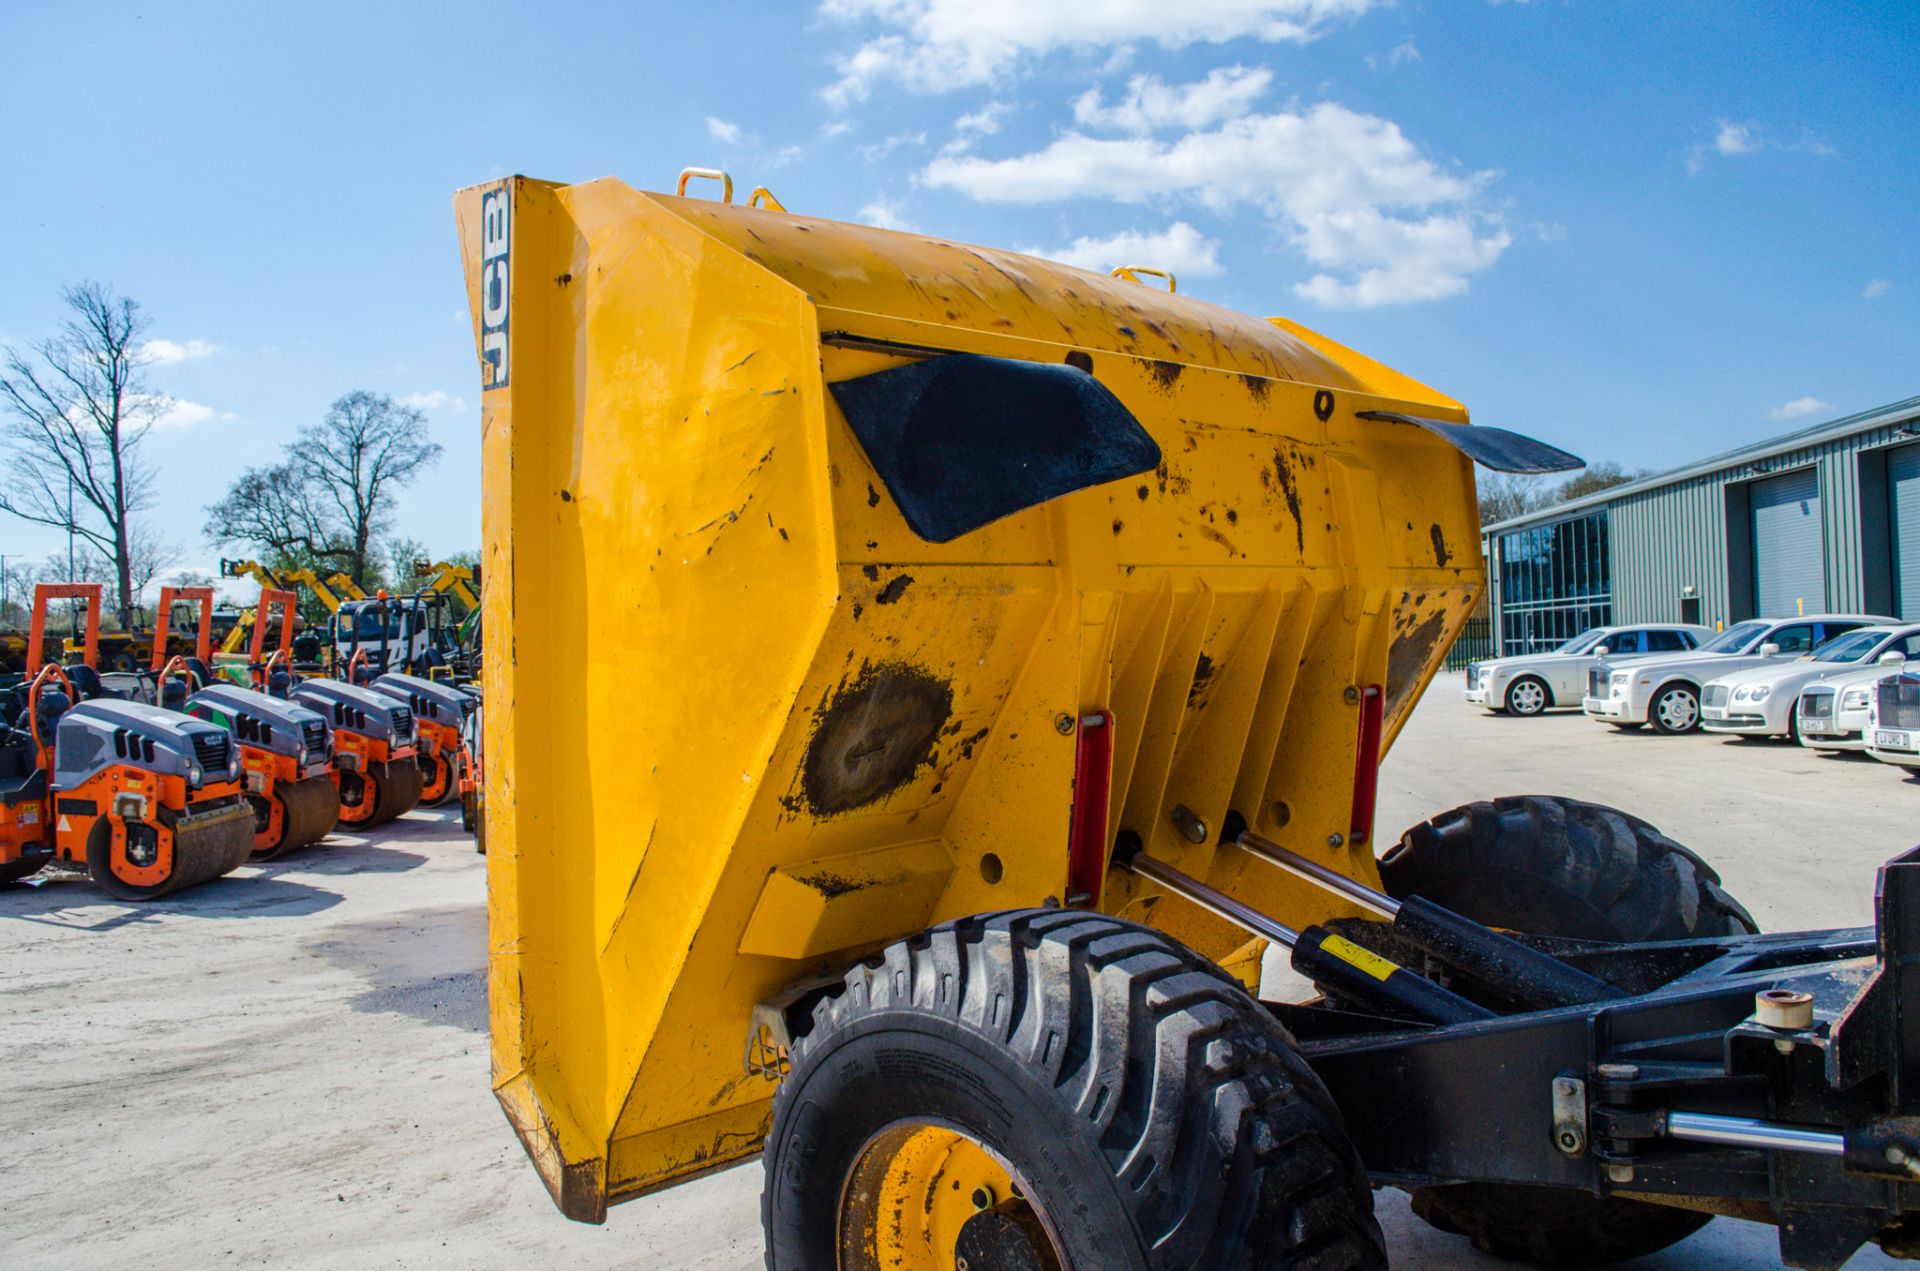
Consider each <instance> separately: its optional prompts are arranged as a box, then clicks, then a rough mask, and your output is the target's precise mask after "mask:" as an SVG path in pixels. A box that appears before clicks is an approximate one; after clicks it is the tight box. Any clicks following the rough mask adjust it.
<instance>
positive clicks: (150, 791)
mask: <svg viewBox="0 0 1920 1271" xmlns="http://www.w3.org/2000/svg"><path fill="white" fill-rule="evenodd" d="M75 696H76V694H75V690H74V682H73V680H72V679H71V678H70V677H69V676H68V675H67V673H66V672H65V671H64V670H63V669H62V668H60V667H58V666H54V665H48V666H45V667H42V668H41V669H40V670H39V671H38V673H37V674H36V675H35V677H34V679H33V680H32V681H31V683H30V685H29V686H28V688H27V691H26V692H25V694H24V698H25V702H24V709H23V711H22V713H21V714H20V715H19V716H18V717H17V718H16V719H15V720H14V721H13V722H12V725H11V727H8V728H6V729H4V730H0V881H6V882H10V881H15V880H18V879H20V878H24V877H26V876H28V875H29V874H32V873H33V872H35V871H36V870H38V869H39V868H40V867H42V866H43V865H45V864H47V863H48V862H49V861H53V860H60V861H69V862H72V863H75V864H78V865H83V866H85V868H86V870H87V874H88V876H89V877H91V878H92V879H93V881H94V883H95V884H97V885H98V886H99V887H100V888H101V889H102V890H104V891H106V892H107V893H109V894H110V895H112V896H114V897H116V898H118V899H121V900H152V899H155V898H156V897H160V896H165V895H168V894H170V893H173V892H176V891H179V890H181V889H183V888H186V887H191V886H193V885H194V884H195V883H202V882H206V881H207V880H208V879H212V878H218V877H219V876H220V875H222V874H225V873H227V872H229V871H230V870H232V869H234V868H236V867H237V866H239V865H241V864H243V863H244V862H245V861H246V859H247V856H248V855H249V853H250V852H251V851H252V850H253V816H252V813H251V811H250V810H249V809H248V807H247V804H246V801H245V800H244V799H243V798H242V797H241V783H240V774H241V764H240V755H239V752H238V750H237V749H236V748H235V746H234V745H233V743H232V740H231V739H230V738H229V737H228V735H227V733H226V731H225V730H224V729H221V728H219V727H217V726H216V725H213V724H209V723H205V722H203V721H201V720H197V719H192V718H190V717H186V716H182V715H179V714H177V713H175V712H172V711H167V710H162V709H160V708H158V707H154V706H146V705H142V704H140V703H137V702H125V701H112V700H104V699H97V700H92V701H79V702H76V701H75Z"/></svg>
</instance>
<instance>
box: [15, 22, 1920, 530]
mask: <svg viewBox="0 0 1920 1271" xmlns="http://www.w3.org/2000/svg"><path fill="white" fill-rule="evenodd" d="M1915 82H1920V19H1917V18H1916V17H1915V14H1914V9H1913V7H1912V5H1911V3H1887V4H1879V5H1875V4H1821V5H1799V4H1753V3H1746V4H1735V3H1724V4H1715V3H1687V4H1679V5H1676V4H1672V3H1657V4H1630V3H1619V4H1605V3H1599V2H1597V0H1573V2H1564V3H1563V2H1554V0H1535V2H1534V3H1481V2H1479V0H1458V2H1457V3H1447V4H1439V3H1417V2H1412V0H1402V2H1401V3H1397V4H1388V3H1373V2H1371V0H1180V2H1179V3H1165V2H1163V0H1108V2H1107V3H1097V2H1096V0H1078V2H1077V3H1062V2H1058V0H826V3H817V2H808V3H798V2H796V3H782V4H771V3H769V4H747V3H738V2H728V0H719V2H715V3H709V4H703V5H655V4H605V5H593V4H564V3H546V4H541V5H537V6H536V5H524V6H511V5H499V4H484V3H482V4H474V3H463V4H459V5H430V4H424V3H421V4H364V5H363V4H353V3H335V4H329V5H325V6H319V5H313V6H304V7H297V6H291V5H261V4H231V5H211V4H170V5H164V6H162V5H156V4H146V5H133V6H127V5H113V4H90V5H84V6H82V5H73V4H43V3H33V2H31V0H9V3H7V4H5V5H4V6H0V118H4V119H5V120H7V121H8V122H7V126H6V127H5V129H4V130H3V131H0V173H4V174H5V176H4V180H5V188H6V190H7V192H8V194H9V196H10V197H7V198H5V199H4V200H0V244H4V247H0V339H4V340H8V341H12V342H15V343H20V342H23V341H26V340H30V339H34V338H37V337H39V336H42V335H44V334H47V333H48V332H50V331H51V330H52V328H53V326H54V324H55V322H56V321H57V320H58V317H59V302H58V291H59V288H60V287H61V286H62V285H63V284H65V283H69V282H73V281H76V280H79V279H82V278H95V279H99V280H101V281H103V282H107V283H110V284H111V285H113V286H115V287H117V288H119V289H120V290H122V291H124V292H125V293H127V294H130V295H132V296H134V297H135V298H137V299H138V300H140V301H141V302H142V304H143V305H144V306H145V307H146V310H147V313H148V315H149V316H150V317H151V318H152V320H153V329H152V335H153V336H154V337H155V338H156V339H158V340H163V341H166V342H167V343H166V344H164V345H156V346H155V349H154V355H155V361H154V365H153V366H152V367H151V378H152V380H153V382H154V384H155V386H156V387H157V388H159V389H160V390H161V391H164V392H165V393H167V394H169V395H171V396H173V397H175V398H177V399H178V403H177V405H176V407H175V409H174V410H173V411H172V413H171V415H170V418H169V422H168V425H167V426H165V427H163V428H160V429H158V430H156V431H155V432H154V433H153V434H151V436H150V439H149V442H148V444H149V446H150V449H151V453H152V455H153V457H154V459H155V460H156V461H157V462H158V464H159V466H160V469H161V474H162V478H161V484H162V490H163V494H162V497H161V502H160V506H159V508H158V513H159V516H160V519H162V520H163V521H164V522H165V523H166V528H167V533H168V535H169V536H170V537H171V538H173V539H175V540H176V541H178V543H179V544H180V546H181V548H182V553H181V561H180V563H181V564H183V565H188V566H194V567H199V568H206V567H207V566H208V565H209V564H210V562H211V561H212V560H213V559H214V558H215V557H216V556H217V555H218V554H219V553H218V552H217V551H216V550H215V549H214V548H212V547H211V546H210V545H209V544H207V543H206V542H205V541H204V540H203V539H202V537H201V534H200V527H201V524H202V521H203V519H204V518H203V515H202V512H201V509H202V507H203V506H204V505H205V504H207V503H209V502H211V501H212V500H213V499H215V498H217V497H218V495H219V494H220V492H221V491H222V490H223V489H224V488H225V486H226V484H227V483H228V481H230V480H231V479H232V477H233V476H234V475H236V474H237V473H238V472H239V470H240V469H241V468H242V467H244V466H246V465H248V464H259V463H264V462H268V461H269V460H270V459H271V458H272V457H273V455H274V452H275V451H276V449H277V448H278V446H279V445H280V444H281V443H282V442H283V441H285V440H286V439H288V438H289V437H290V436H291V435H292V433H293V432H294V430H295V429H297V428H298V427H299V426H301V425H302V424H305V423H307V422H310V421H312V420H314V419H316V418H318V417H319V415H320V414H321V413H322V412H324V410H325V408H326V406H327V404H328V403H329V402H330V401H331V400H332V399H333V398H335V397H336V396H338V395H340V394H342V393H344V392H347V391H349V390H352V389H356V388H367V389H372V390H375V391H379V392H386V393H391V394H393V395H394V396H396V397H400V398H405V399H408V400H412V401H415V402H418V403H420V404H421V405H422V406H423V408H424V409H426V411H427V414H428V418H429V420H430V423H431V427H432V430H433V434H434V436H435V438H436V439H437V440H439V441H440V442H441V443H442V444H443V445H445V447H446V450H447V454H446V457H445V459H444V460H443V461H442V463H441V465H440V467H439V468H438V469H437V470H436V471H435V472H434V473H432V474H431V475H430V476H429V478H428V479H427V480H426V481H425V482H424V483H423V484H422V486H421V487H420V488H419V489H418V490H417V491H416V492H415V493H414V495H413V496H412V497H410V498H409V499H408V500H407V503H406V506H405V508H404V509H403V511H402V514H401V517H400V524H399V529H400V530H401V531H402V532H403V533H406V534H409V535H412V536H414V537H417V538H419V539H422V540H424V541H425V542H426V543H427V544H428V546H429V547H431V548H433V549H434V550H436V551H437V552H441V553H445V552H451V551H455V550H459V549H461V548H468V547H474V546H477V544H478V540H479V507H478V462H477V453H476V452H477V430H478V405H477V399H478V395H479V394H478V387H477V386H478V377H477V373H476V371H475V365H474V357H473V346H472V342H471V334H470V330H469V327H468V325H467V318H466V314H465V306H464V293H463V290H462V284H461V278H460V268H459V261H458V258H457V253H456V250H455V241H454V233H453V224H452V214H451V211H450V209H449V196H450V194H451V193H452V192H453V191H454V190H455V189H457V188H459V187H461V186H465V185H470V184H474V183H476V182H480V181H484V180H487V179H490V178H493V177H497V176H500V175H503V174H506V173H510V172H523V173H526V174H529V175H533V176H539V177H545V178H550V179H555V180H584V179H588V178H592V177H598V176H605V175H612V176H616V177H619V178H622V179H624V180H626V181H628V182H630V183H632V184H634V185H637V186H642V187H646V188H652V189H661V188H671V183H672V181H673V179H674V176H675V174H676V173H677V172H678V171H679V169H680V168H681V167H683V166H686V165H689V164H717V165H720V166H724V167H726V168H728V169H729V170H730V171H732V173H733V174H734V176H735V177H736V179H737V180H739V181H740V182H741V183H742V185H743V187H745V186H749V185H751V184H753V183H755V182H761V183H765V184H767V185H769V186H770V187H771V188H772V189H773V190H774V191H775V192H776V193H777V194H778V195H779V197H780V198H781V200H782V201H783V202H784V203H786V205H787V206H788V207H789V208H792V209H794V210H796V211H804V212H808V213H812V214H818V215H822V216H828V217H836V218H843V219H849V220H865V221H870V222H875V223H882V224H894V225H902V226H911V227H913V228H915V229H919V230H922V231H925V232H928V233H933V234H938V235H942V236H946V237H952V238H959V239H964V240H969V241H975V242H981V243H987V244H992V245H996V246H1010V247H1019V248H1031V249H1037V250H1039V251H1042V252H1044V253H1047V254H1053V255H1060V256H1062V257H1063V258H1066V259H1070V260H1073V261H1075V262H1076V263H1083V264H1086V265H1089V266H1092V267H1099V268H1105V267H1107V266H1108V265H1111V264H1118V263H1141V264H1160V263H1165V264H1168V265H1170V266H1171V267H1172V268H1174V269H1175V270H1176V272H1178V273H1179V274H1180V276H1181V289H1182V290H1183V291H1186V292H1190V293H1193V294H1195V295H1199V296H1202V297H1205V298H1207V299H1210V300H1215V301H1218V302H1220V303H1222V304H1226V305H1229V306H1232V307H1234V308H1238V309H1244V310H1248V311H1252V312H1255V313H1261V314H1268V313H1275V314H1285V315H1287V316H1290V317H1293V318H1295V319H1297V320H1299V321H1303V322H1305V323H1307V324H1308V325H1310V326H1314V327H1317V328H1319V329H1321V330H1324V331H1326V332H1327V333H1329V334H1330V335H1332V336H1333V337H1335V338H1336V339H1339V340H1341V341H1343V342H1345V343H1348V344H1352V345H1355V346H1357V347H1359V348H1361V349H1363V350H1365V351H1366V352H1368V353H1370V354H1372V355H1373V356H1376V357H1379V358H1381V359H1382V360H1384V361H1386V362H1388V363H1390V364H1392V365H1395V366H1397V367H1399V368H1400V369H1402V370H1405V371H1407V372H1408V373H1410V374H1413V375H1415V376H1417V377H1419V378H1421V379H1424V380H1426V381H1428V382H1430V383H1432V384H1434V385H1435V386H1436V387H1439V388H1440V389H1442V390H1443V391H1445V392H1448V393H1450V394H1453V395H1454V396H1456V397H1458V398H1460V399H1461V400H1462V401H1464V402H1466V403H1467V405H1468V407H1469V408H1470V409H1471V411H1472V412H1473V417H1474V418H1475V419H1476V420H1477V421H1479V422H1482V423H1497V424H1501V425H1505V426H1509V427H1513V428H1517V429H1519V430H1521V431H1525V432H1530V433H1533V434H1535V435H1538V436H1540V437H1543V438H1545V439H1547V440H1550V441H1553V442H1555V443H1557V444H1560V445H1562V446H1565V447H1567V448H1569V449H1572V450H1574V451H1576V452H1577V453H1580V454H1583V455H1585V456H1587V457H1588V458H1590V459H1615V460H1618V461H1620V462H1622V463H1624V464H1626V465H1628V466H1630V467H1652V468H1660V467H1666V466H1670V465H1673V464H1677V463H1680V462H1682V461H1684V460H1687V459H1689V458H1693V457H1697V456H1700V455H1704V454H1707V453H1711V452H1713V451H1717V450H1721V449H1726V448H1729V447H1732V446H1735V445H1738V444H1741V443H1744V442H1747V441H1751V440H1754V439H1756V438H1759V437H1763V436H1767V435H1769V434H1771V433H1777V432H1781V431H1785V430H1787V429H1789V428H1792V427H1796V426H1801V425H1804V424H1806V423H1808V422H1813V421H1815V420H1817V419H1820V418H1823V417H1826V416H1829V415H1835V414H1840V413H1844V412H1848V411H1852V410H1856V409H1862V408H1865V407H1869V406H1873V405H1877V404H1880V403H1882V402H1886V401H1891V400H1894V399H1897V398H1902V397H1907V396H1911V395H1913V394H1915V393H1920V356H1917V354H1916V350H1917V348H1920V341H1917V340H1916V336H1920V233H1916V229H1915V227H1916V223H1917V222H1920V95H1916V94H1915V93H1914V92H1913V88H1912V86H1913V84H1914V83H1915ZM63 542H64V539H63V538H62V537H61V536H59V535H57V534H55V533H53V532H52V531H46V530H41V529H38V528H35V527H30V526H27V525H25V524H23V523H20V522H18V521H12V520H8V519H4V518H0V553H5V554H8V555H12V554H13V553H15V552H25V553H29V554H42V553H45V552H48V551H51V550H53V549H54V548H56V547H58V546H60V545H61V544H62V543H63Z"/></svg>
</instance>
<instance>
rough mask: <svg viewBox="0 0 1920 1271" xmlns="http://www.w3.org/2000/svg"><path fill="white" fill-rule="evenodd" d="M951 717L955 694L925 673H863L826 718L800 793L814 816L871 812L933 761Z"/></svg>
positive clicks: (810, 746)
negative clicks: (871, 805) (871, 806)
mask: <svg viewBox="0 0 1920 1271" xmlns="http://www.w3.org/2000/svg"><path fill="white" fill-rule="evenodd" d="M952 714H953V688H952V686H951V685H949V684H948V683H947V682H946V681H944V680H941V679H938V678H936V677H935V676H932V675H930V674H928V673H927V672H926V671H923V670H921V669H920V668H919V667H915V666H908V665H905V664H904V663H892V664H888V665H884V666H878V667H863V668H862V669H861V673H860V676H859V678H858V679H857V680H855V681H854V682H853V683H851V684H844V685H842V687H841V688H840V690H839V691H838V692H837V693H836V694H834V696H833V700H832V702H831V703H829V704H828V705H827V706H826V708H825V709H824V710H823V711H822V712H821V714H820V719H819V723H818V724H817V725H816V726H815V727H814V731H813V740H812V741H810V742H808V743H807V757H806V761H805V763H804V764H803V765H802V766H801V774H800V791H801V794H802V795H803V796H804V797H805V798H806V802H807V807H808V808H809V809H810V810H811V811H812V812H813V814H814V815H815V816H832V815H833V814H835V813H838V812H850V811H852V810H853V809H855V808H860V807H865V806H866V805H867V804H869V803H874V802H877V801H878V800H880V799H883V798H885V797H886V796H887V795H889V794H891V793H893V792H894V791H895V790H897V789H899V788H900V787H901V786H903V785H905V784H907V782H909V781H911V780H912V779H913V774H914V773H915V772H917V771H918V770H919V769H920V767H921V765H923V764H928V763H931V762H932V761H933V750H934V744H935V742H936V741H937V740H938V739H939V736H940V730H941V729H942V728H943V727H945V726H946V723H947V720H948V718H949V717H951V716H952Z"/></svg>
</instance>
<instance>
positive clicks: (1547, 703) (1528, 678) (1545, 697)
mask: <svg viewBox="0 0 1920 1271" xmlns="http://www.w3.org/2000/svg"><path fill="white" fill-rule="evenodd" d="M1522 684H1538V685H1539V686H1540V705H1538V706H1536V707H1534V708H1533V709H1532V710H1522V709H1520V708H1519V707H1518V706H1516V705H1514V700H1513V694H1514V690H1515V689H1517V688H1519V687H1520V686H1521V685H1522ZM1553 704H1554V702H1553V689H1551V688H1550V687H1548V685H1547V682H1546V681H1545V680H1543V679H1541V678H1540V677H1539V676H1537V675H1523V676H1521V677H1520V678H1519V679H1517V680H1515V681H1514V682H1513V683H1511V684H1509V685H1507V696H1506V700H1505V701H1504V702H1503V703H1502V704H1501V706H1502V709H1504V710H1505V711H1506V713H1507V714H1509V715H1515V716H1518V717H1519V718H1521V719H1532V718H1533V717H1534V716H1536V715H1544V714H1545V713H1546V712H1547V711H1548V710H1549V709H1550V708H1551V707H1552V706H1553Z"/></svg>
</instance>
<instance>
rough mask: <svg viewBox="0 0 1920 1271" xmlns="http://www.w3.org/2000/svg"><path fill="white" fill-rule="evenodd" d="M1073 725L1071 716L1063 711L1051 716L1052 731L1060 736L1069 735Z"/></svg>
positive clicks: (1071, 732)
mask: <svg viewBox="0 0 1920 1271" xmlns="http://www.w3.org/2000/svg"><path fill="white" fill-rule="evenodd" d="M1074 727H1075V724H1074V719H1073V716H1071V715H1069V714H1067V713H1066V712H1065V711H1062V712H1061V713H1060V714H1058V715H1055V716H1054V717H1053V731H1055V732H1057V733H1059V734H1060V735H1061V736H1062V737H1068V736H1071V735H1072V734H1073V730H1074Z"/></svg>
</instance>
